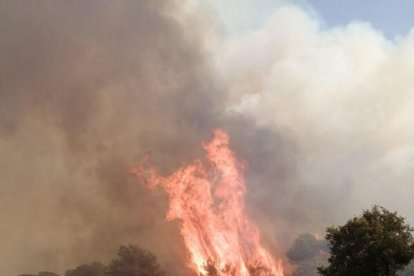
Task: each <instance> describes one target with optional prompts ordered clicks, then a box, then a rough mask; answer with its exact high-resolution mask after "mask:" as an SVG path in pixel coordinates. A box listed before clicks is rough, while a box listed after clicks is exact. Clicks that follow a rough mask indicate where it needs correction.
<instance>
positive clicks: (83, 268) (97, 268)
mask: <svg viewBox="0 0 414 276" xmlns="http://www.w3.org/2000/svg"><path fill="white" fill-rule="evenodd" d="M65 276H108V274H107V273H106V267H105V266H104V265H103V264H101V263H98V262H94V263H92V264H90V265H80V266H78V267H77V268H75V269H70V270H67V271H66V272H65Z"/></svg>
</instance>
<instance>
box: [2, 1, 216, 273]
mask: <svg viewBox="0 0 414 276" xmlns="http://www.w3.org/2000/svg"><path fill="white" fill-rule="evenodd" d="M179 3H180V5H179ZM183 4H184V3H183V2H182V1H177V2H175V1H122V2H117V1H87V2H85V1H42V2H24V1H12V2H10V1H1V4H0V5H1V6H0V18H1V24H0V32H1V33H2V35H1V38H0V41H1V43H0V45H1V46H0V53H1V54H0V55H1V56H0V59H1V62H0V86H1V87H0V98H1V101H0V113H1V115H0V149H1V153H2V154H1V158H0V174H1V175H2V181H1V185H0V191H1V192H0V214H1V215H0V216H1V218H2V221H1V223H0V236H1V245H0V248H1V249H0V252H1V254H2V255H3V258H2V261H0V274H2V275H15V274H18V273H23V272H35V271H39V270H50V271H56V272H63V271H64V270H65V269H67V268H69V267H75V266H77V265H79V264H81V263H89V262H91V261H94V260H100V261H102V262H106V261H107V260H108V259H109V258H110V257H112V256H113V255H114V253H115V252H116V249H117V248H118V246H119V245H121V244H126V243H137V244H139V245H140V246H141V247H143V248H147V249H149V250H151V251H153V252H154V254H156V255H158V256H159V258H160V259H161V260H162V261H163V265H164V266H165V267H166V268H167V269H169V271H171V273H173V274H176V275H178V274H181V275H182V274H183V273H184V272H183V269H185V264H186V263H185V258H184V256H185V255H184V254H185V251H184V247H183V245H182V244H181V243H178V242H177V240H178V239H179V233H178V225H176V224H171V223H167V222H166V221H165V219H164V218H165V213H166V208H167V200H166V196H165V195H164V194H163V193H162V192H160V191H147V189H146V188H145V187H142V186H140V185H138V184H137V183H136V181H135V180H134V178H133V177H131V176H129V175H127V170H128V169H129V168H130V167H131V166H133V165H134V164H135V163H137V162H139V161H140V159H141V158H142V156H143V155H144V153H145V152H147V151H151V152H152V153H153V160H154V162H155V163H157V165H159V166H161V167H162V168H163V169H164V170H166V171H168V170H169V169H171V168H175V167H177V166H178V165H179V164H181V163H182V162H184V161H186V160H188V159H189V158H190V157H193V156H197V150H198V149H199V148H200V147H199V143H200V141H201V140H203V139H205V138H206V137H208V136H209V135H211V129H213V125H214V118H215V117H216V115H215V114H216V113H217V112H218V108H219V106H220V105H219V104H218V103H220V102H222V101H224V98H223V95H222V94H221V93H220V91H219V89H218V88H217V87H215V86H216V85H215V81H214V79H213V77H212V76H211V70H210V69H209V65H208V64H207V61H206V58H205V52H206V51H207V49H206V47H205V46H204V45H205V44H206V41H205V38H203V37H202V36H201V34H203V32H201V30H205V28H204V27H203V23H202V20H201V19H198V18H197V17H196V16H195V15H194V14H193V12H192V11H191V6H189V5H187V6H183ZM189 26H191V28H189ZM199 151H201V148H200V149H199ZM158 163H159V164H158Z"/></svg>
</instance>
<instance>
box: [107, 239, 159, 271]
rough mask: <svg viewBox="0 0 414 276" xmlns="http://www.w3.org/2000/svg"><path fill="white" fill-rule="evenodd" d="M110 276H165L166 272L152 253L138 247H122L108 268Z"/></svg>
mask: <svg viewBox="0 0 414 276" xmlns="http://www.w3.org/2000/svg"><path fill="white" fill-rule="evenodd" d="M108 274H109V275H110V276H163V275H165V272H164V271H163V270H162V269H161V267H160V265H159V264H158V262H157V258H156V257H155V256H154V255H153V254H152V253H150V252H148V251H145V250H142V249H140V248H138V247H136V246H132V245H129V246H121V247H120V248H119V250H118V253H117V257H116V258H115V259H114V260H112V262H111V264H110V265H109V266H108Z"/></svg>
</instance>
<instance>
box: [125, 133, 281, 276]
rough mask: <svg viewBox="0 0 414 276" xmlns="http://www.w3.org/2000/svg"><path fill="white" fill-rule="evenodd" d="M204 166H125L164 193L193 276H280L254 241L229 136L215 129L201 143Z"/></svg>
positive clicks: (198, 163)
mask: <svg viewBox="0 0 414 276" xmlns="http://www.w3.org/2000/svg"><path fill="white" fill-rule="evenodd" d="M203 147H204V149H205V151H206V157H207V161H208V165H204V164H203V163H202V162H201V161H200V160H196V161H194V162H193V163H191V164H189V165H187V166H183V167H181V168H179V169H178V170H177V171H175V172H174V173H172V174H171V175H169V176H160V175H158V173H157V170H156V169H155V168H154V167H148V166H143V164H140V165H137V166H135V167H134V168H132V169H131V170H130V172H131V173H133V174H136V175H137V177H139V178H140V179H143V180H144V181H145V183H146V184H147V185H148V186H150V187H155V186H157V185H160V186H162V187H163V188H164V190H165V191H166V192H167V193H168V196H169V210H168V214H167V219H168V220H174V219H180V220H181V221H182V225H181V234H182V236H183V239H184V243H185V246H186V248H187V250H188V251H189V255H190V258H191V264H190V265H191V268H192V269H194V270H195V271H196V272H197V274H198V275H252V276H253V275H254V276H269V275H273V276H283V275H284V273H283V267H282V263H281V261H280V260H274V259H273V257H272V256H271V255H270V254H269V252H267V251H266V250H265V249H264V248H263V247H262V246H261V244H260V232H259V230H258V228H257V227H256V225H254V224H253V223H252V222H251V221H250V220H249V218H248V217H247V215H246V212H245V205H244V195H245V192H246V187H245V180H244V177H243V170H244V166H243V164H242V163H240V162H239V161H238V160H237V159H236V158H235V156H234V154H233V152H232V150H231V149H230V148H229V136H228V134H227V133H226V132H225V131H223V130H216V131H215V132H214V138H213V139H212V141H210V142H207V143H203Z"/></svg>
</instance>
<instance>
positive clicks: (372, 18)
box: [207, 0, 414, 40]
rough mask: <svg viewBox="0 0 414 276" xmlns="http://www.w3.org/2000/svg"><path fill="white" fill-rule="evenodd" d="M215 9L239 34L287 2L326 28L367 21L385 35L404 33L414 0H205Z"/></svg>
mask: <svg viewBox="0 0 414 276" xmlns="http://www.w3.org/2000/svg"><path fill="white" fill-rule="evenodd" d="M207 1H209V2H211V3H212V5H213V6H214V7H215V9H216V10H217V13H218V14H219V16H220V19H221V21H222V22H223V24H224V25H225V26H226V30H227V31H228V33H233V34H240V33H243V32H245V31H248V30H252V29H254V28H257V27H258V26H259V25H260V24H261V23H263V22H264V21H265V20H266V19H267V18H268V17H269V16H270V15H271V14H272V12H273V11H274V10H275V9H277V8H278V7H280V6H281V5H286V4H296V5H299V6H302V7H305V8H306V9H308V10H309V11H310V12H312V13H313V14H314V15H316V16H317V17H318V18H319V20H320V21H321V22H322V23H323V25H324V26H325V27H326V28H330V27H335V26H343V25H347V24H349V23H350V22H353V21H363V22H369V23H370V24H371V25H372V26H373V27H374V28H375V29H377V30H379V31H381V32H382V33H383V34H384V35H385V36H386V37H387V38H388V39H391V40H394V39H397V38H398V37H400V36H404V35H405V34H407V33H408V31H409V30H410V29H411V28H412V26H413V25H414V17H413V16H412V14H413V13H414V3H413V1H410V0H401V1H398V2H396V1H391V0H378V1H375V0H366V1H358V0H350V1H341V0H332V1H328V0H257V1H253V0H240V1H220V0H207Z"/></svg>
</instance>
